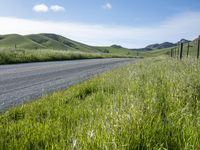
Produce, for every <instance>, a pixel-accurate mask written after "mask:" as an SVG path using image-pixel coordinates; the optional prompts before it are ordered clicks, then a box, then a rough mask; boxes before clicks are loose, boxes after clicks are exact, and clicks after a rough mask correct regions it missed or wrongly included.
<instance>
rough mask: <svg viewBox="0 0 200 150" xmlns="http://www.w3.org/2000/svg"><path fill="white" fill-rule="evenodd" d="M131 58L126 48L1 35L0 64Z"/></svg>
mask: <svg viewBox="0 0 200 150" xmlns="http://www.w3.org/2000/svg"><path fill="white" fill-rule="evenodd" d="M15 45H16V48H15ZM133 56H136V54H135V52H133V51H130V50H128V49H125V48H119V49H118V48H112V47H95V46H89V45H85V44H82V43H79V42H76V41H73V40H70V39H67V38H65V37H63V36H60V35H56V34H45V33H43V34H31V35H26V36H21V35H17V34H12V35H4V36H0V64H11V63H25V62H37V61H54V60H70V59H86V58H110V57H133Z"/></svg>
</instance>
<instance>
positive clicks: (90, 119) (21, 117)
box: [0, 57, 200, 150]
mask: <svg viewBox="0 0 200 150" xmlns="http://www.w3.org/2000/svg"><path fill="white" fill-rule="evenodd" d="M199 74H200V62H198V61H197V60H196V59H184V60H182V61H178V60H175V59H169V58H163V57H162V58H161V57H159V58H153V59H145V60H141V61H140V62H137V63H136V64H130V65H127V66H125V67H121V68H118V69H114V70H113V71H111V72H107V73H104V74H101V75H98V76H96V77H94V78H92V79H90V80H87V81H85V82H83V83H81V84H79V85H75V86H72V87H71V88H69V89H67V90H65V91H60V92H55V93H53V94H51V95H49V96H45V97H42V98H41V99H39V100H37V101H34V102H31V103H29V104H25V105H23V106H19V107H16V108H12V109H10V110H8V111H7V112H5V113H3V114H1V116H0V149H4V150H6V149H19V150H20V149H200V145H199V143H200V132H199V131H200V75H199Z"/></svg>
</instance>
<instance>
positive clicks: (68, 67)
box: [0, 58, 137, 112]
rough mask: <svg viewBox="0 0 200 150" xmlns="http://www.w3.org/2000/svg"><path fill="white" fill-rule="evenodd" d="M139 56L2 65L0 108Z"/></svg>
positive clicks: (5, 108) (67, 85)
mask: <svg viewBox="0 0 200 150" xmlns="http://www.w3.org/2000/svg"><path fill="white" fill-rule="evenodd" d="M136 60H137V59H134V58H131V59H130V58H113V59H88V60H74V61H59V62H44V63H28V64H18V65H0V112H2V111H5V110H7V109H8V108H10V107H13V106H16V105H21V104H23V103H24V102H27V101H30V100H34V99H36V98H38V97H40V96H42V95H45V94H47V93H50V92H53V91H56V90H59V89H65V88H67V87H69V86H71V85H73V84H75V83H78V82H80V81H83V80H85V79H88V78H89V77H91V76H92V75H95V74H97V73H100V72H103V71H107V70H110V69H112V68H113V67H117V66H119V65H123V64H127V63H130V62H133V61H136Z"/></svg>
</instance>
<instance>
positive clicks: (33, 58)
mask: <svg viewBox="0 0 200 150" xmlns="http://www.w3.org/2000/svg"><path fill="white" fill-rule="evenodd" d="M113 57H115V58H117V57H132V56H125V55H124V56H123V55H117V54H104V53H86V52H79V51H76V52H72V51H64V50H48V49H44V50H25V49H16V50H0V64H14V63H28V62H43V61H59V60H75V59H91V58H113Z"/></svg>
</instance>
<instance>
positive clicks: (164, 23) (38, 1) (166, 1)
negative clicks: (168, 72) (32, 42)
mask: <svg viewBox="0 0 200 150" xmlns="http://www.w3.org/2000/svg"><path fill="white" fill-rule="evenodd" d="M47 32H48V33H55V34H60V35H63V36H65V37H67V38H70V39H73V40H76V41H79V42H83V43H85V44H89V45H98V46H107V45H113V44H118V45H122V46H124V47H128V48H140V47H144V46H146V45H148V44H152V43H162V42H165V41H169V42H177V41H178V40H180V39H181V38H186V39H190V40H192V39H194V38H196V37H197V36H199V35H200V1H199V0H31V1H30V0H0V34H11V33H17V34H22V35H25V34H34V33H47Z"/></svg>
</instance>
